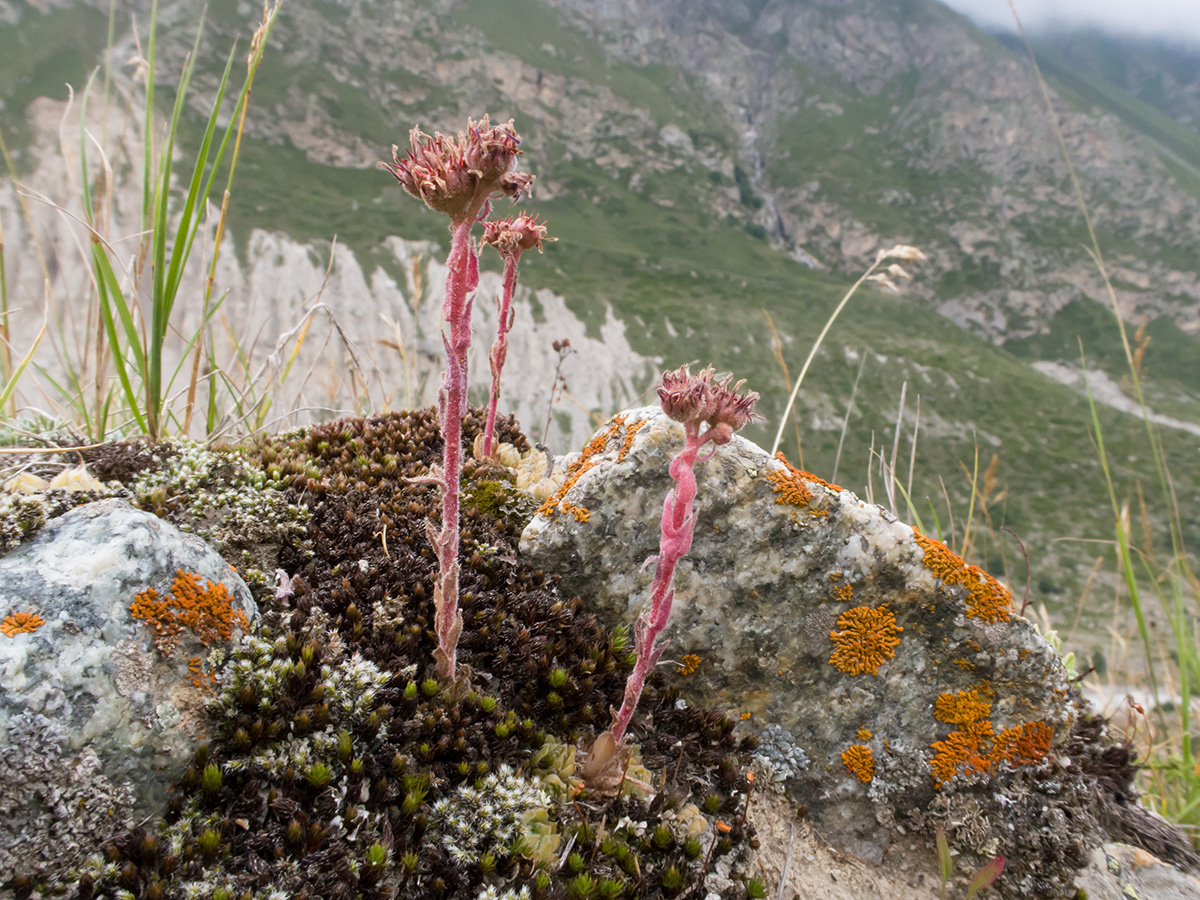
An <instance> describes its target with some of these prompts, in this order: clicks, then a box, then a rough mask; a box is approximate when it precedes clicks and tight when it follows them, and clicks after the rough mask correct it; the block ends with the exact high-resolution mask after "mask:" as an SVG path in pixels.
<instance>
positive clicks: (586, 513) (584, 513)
mask: <svg viewBox="0 0 1200 900" xmlns="http://www.w3.org/2000/svg"><path fill="white" fill-rule="evenodd" d="M561 509H562V511H563V512H565V513H570V514H571V516H572V518H574V519H575V521H576V522H586V521H587V520H588V519H590V518H591V517H592V513H591V511H590V510H587V509H584V508H583V507H582V506H576V505H575V504H573V503H568V502H567V501H566V500H564V501H563V502H562V507H561Z"/></svg>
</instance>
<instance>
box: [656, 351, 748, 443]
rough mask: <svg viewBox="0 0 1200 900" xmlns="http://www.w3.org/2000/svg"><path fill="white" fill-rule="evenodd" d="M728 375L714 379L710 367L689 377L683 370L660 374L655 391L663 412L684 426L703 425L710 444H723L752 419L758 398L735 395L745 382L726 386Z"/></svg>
mask: <svg viewBox="0 0 1200 900" xmlns="http://www.w3.org/2000/svg"><path fill="white" fill-rule="evenodd" d="M732 381H733V376H732V375H724V376H721V377H717V376H716V374H715V373H714V371H713V367H712V366H707V367H706V368H704V369H702V370H701V371H700V373H699V374H697V375H692V374H690V373H689V372H688V367H687V366H680V367H679V368H678V369H676V370H675V371H674V372H664V373H663V377H662V383H661V384H660V385H659V387H658V399H659V402H661V403H662V408H663V412H665V413H666V414H667V415H668V416H670V417H671V418H672V419H674V420H675V421H676V422H682V423H683V424H685V425H688V424H691V425H696V426H699V425H700V424H701V423H706V424H707V425H708V427H709V429H710V431H709V432H708V434H709V435H711V436H710V437H709V438H708V439H709V440H710V441H712V442H713V443H714V444H727V443H729V441H730V439H731V438H732V437H733V435H734V432H736V431H740V430H741V429H742V428H743V427H745V425H746V424H747V423H748V422H749V421H750V420H751V419H752V418H753V417H754V404H755V403H757V402H758V394H757V393H756V392H754V391H748V392H747V393H745V394H741V393H739V392H740V391H741V389H742V385H744V384H745V383H746V382H745V380H742V381H739V382H737V384H734V385H732V386H731V385H730V382H732Z"/></svg>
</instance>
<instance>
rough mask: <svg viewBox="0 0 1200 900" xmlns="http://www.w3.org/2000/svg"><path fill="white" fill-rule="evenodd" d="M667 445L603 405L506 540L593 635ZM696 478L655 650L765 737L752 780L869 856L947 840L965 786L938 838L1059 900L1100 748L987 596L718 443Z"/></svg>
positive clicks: (677, 430)
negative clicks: (913, 838) (762, 779)
mask: <svg viewBox="0 0 1200 900" xmlns="http://www.w3.org/2000/svg"><path fill="white" fill-rule="evenodd" d="M682 440H683V435H682V429H681V427H680V426H679V425H677V424H676V423H674V422H672V421H671V420H670V419H669V418H668V417H667V416H666V415H665V414H663V413H662V411H661V410H659V409H658V408H657V407H650V408H645V409H638V410H632V411H627V412H625V413H622V414H621V415H620V416H618V417H616V418H614V419H613V420H612V421H611V422H610V423H608V424H607V425H606V426H604V427H602V428H601V430H600V431H599V432H598V433H597V435H596V437H595V438H594V439H593V440H592V441H591V442H590V443H589V445H588V446H587V447H586V448H585V449H584V452H583V453H582V455H581V456H580V458H579V460H578V461H577V462H576V463H575V464H574V465H573V467H572V470H571V471H570V472H568V473H567V478H566V481H565V482H564V486H563V488H562V489H561V490H560V491H559V492H558V493H557V494H555V495H554V496H553V497H551V498H550V499H549V500H548V501H547V502H546V503H545V504H544V505H543V507H542V508H541V510H540V511H539V515H538V516H537V517H536V518H535V519H534V520H533V521H532V522H531V523H530V525H529V526H528V527H527V528H526V530H525V532H524V534H523V535H522V540H521V550H522V553H523V554H524V555H525V556H526V557H527V558H528V559H529V560H530V561H531V562H532V563H533V564H535V565H538V566H541V567H542V568H544V569H545V570H546V571H547V572H551V573H554V574H556V575H558V576H559V577H561V579H562V590H563V591H564V592H566V593H572V594H578V595H579V596H580V597H581V598H582V599H583V601H584V607H583V608H584V609H585V610H587V611H588V612H594V613H595V614H596V615H597V616H598V617H599V618H600V620H601V621H602V622H604V623H605V624H606V625H608V626H610V627H611V626H615V625H617V624H619V623H622V622H625V623H628V622H631V621H633V619H634V618H635V616H636V615H637V612H638V608H639V606H640V604H641V603H642V602H643V601H644V599H645V597H646V596H647V586H648V579H649V575H648V574H646V573H645V572H644V571H642V563H643V562H644V560H646V559H647V557H649V556H650V555H651V554H653V553H654V552H655V542H656V538H657V533H656V531H655V529H654V528H653V523H654V521H655V511H656V509H657V507H658V505H659V504H661V502H662V497H663V496H664V495H665V494H666V492H667V491H668V490H669V489H670V485H671V480H670V476H669V474H668V463H669V460H670V457H671V455H672V454H673V453H674V452H675V450H676V449H677V448H678V447H679V446H681V443H682ZM696 476H697V481H698V482H699V491H698V495H697V497H698V499H697V509H696V528H695V542H694V544H693V547H692V550H691V553H690V554H689V555H688V556H687V557H686V558H685V559H684V560H683V561H681V563H680V565H679V567H678V570H677V572H676V578H675V589H676V597H675V603H676V608H675V610H674V612H673V623H672V625H671V626H670V627H669V629H668V635H669V639H670V644H669V646H668V650H667V655H668V656H669V657H671V658H674V659H676V660H681V659H684V658H685V657H686V658H688V659H691V660H693V661H692V662H690V663H687V664H684V665H682V666H681V667H680V669H681V672H689V673H690V674H688V675H687V677H686V678H683V679H682V684H683V693H684V696H685V697H687V698H688V699H689V700H692V701H695V702H702V703H706V704H712V705H724V706H728V707H733V708H734V709H736V710H739V711H740V713H741V717H742V719H743V720H744V722H745V725H744V726H743V727H747V728H751V729H755V730H758V731H763V730H764V729H765V734H764V737H766V738H769V740H764V741H763V743H762V746H761V748H760V756H761V757H762V761H763V763H764V765H765V767H766V768H767V769H769V770H773V767H774V763H775V762H776V761H778V763H779V766H778V769H779V771H780V772H782V773H784V774H782V775H779V776H777V777H774V779H773V780H775V781H776V782H777V783H778V784H779V785H780V786H782V787H783V788H784V789H785V790H786V792H787V795H788V796H789V797H790V799H791V800H792V801H793V803H794V804H796V805H797V806H803V807H807V812H808V818H809V820H810V821H811V822H812V823H813V825H814V827H816V828H817V830H818V831H819V832H820V833H821V834H822V835H823V836H824V837H825V838H826V839H827V840H829V841H830V843H831V844H832V845H833V846H835V847H837V848H839V849H842V850H846V851H849V852H852V853H854V854H855V855H857V856H859V857H860V858H862V859H864V860H867V861H869V862H876V863H877V862H879V861H881V860H883V859H884V856H885V853H886V852H887V850H888V848H889V846H890V845H891V844H892V842H893V840H894V839H896V838H897V837H898V835H900V834H903V833H904V832H905V831H908V832H912V831H914V830H918V831H919V830H922V829H925V830H928V831H929V832H930V833H932V830H933V827H934V824H937V823H944V824H945V825H946V827H947V830H948V831H951V832H952V833H953V832H954V831H955V827H954V826H955V822H954V821H952V820H953V815H951V813H953V811H954V810H956V809H957V808H958V805H960V804H959V798H962V797H967V796H969V797H971V798H973V799H972V802H973V803H975V805H976V807H977V812H978V815H977V816H976V817H975V818H974V819H973V821H974V823H975V825H976V826H977V827H975V828H974V830H973V831H971V832H970V833H968V831H967V830H966V829H962V828H959V829H957V831H958V835H957V837H958V842H957V849H958V850H959V851H960V852H965V853H968V854H974V855H976V856H978V857H979V858H980V859H982V860H983V861H986V860H987V859H988V858H990V857H991V856H994V855H996V854H998V853H999V854H1002V855H1006V856H1008V857H1009V860H1010V861H1009V864H1008V866H1007V867H1006V869H1005V876H1004V885H1003V886H1004V887H1005V888H1006V890H1007V891H1009V892H1019V891H1022V890H1024V891H1033V892H1035V893H1037V894H1038V895H1039V896H1057V895H1065V896H1070V894H1071V892H1072V891H1073V888H1071V883H1072V880H1073V873H1074V872H1075V870H1076V869H1078V868H1081V867H1082V866H1083V865H1084V864H1085V863H1086V860H1087V852H1088V850H1089V849H1090V848H1091V847H1093V846H1096V845H1097V843H1098V841H1099V840H1100V838H1101V837H1102V836H1103V829H1102V828H1101V826H1100V824H1099V820H1100V819H1101V818H1103V817H1104V816H1102V815H1101V811H1100V808H1099V807H1100V806H1101V805H1104V804H1106V803H1108V804H1110V805H1111V802H1112V798H1106V797H1101V796H1100V795H1099V790H1098V789H1097V788H1096V785H1095V782H1096V780H1097V779H1095V778H1093V777H1092V776H1091V775H1089V774H1088V773H1089V771H1090V769H1089V766H1091V765H1092V764H1093V763H1094V762H1095V761H1094V760H1093V759H1092V758H1091V757H1092V756H1094V755H1096V753H1098V748H1099V747H1100V746H1101V745H1102V744H1103V743H1104V741H1103V739H1102V735H1098V734H1096V733H1094V732H1095V729H1094V728H1093V729H1092V731H1090V732H1089V733H1088V734H1089V737H1088V739H1087V740H1084V739H1082V738H1081V737H1080V735H1079V731H1080V728H1081V727H1082V724H1083V723H1084V722H1092V721H1094V720H1092V719H1090V718H1089V717H1088V716H1087V713H1086V710H1085V709H1084V707H1083V705H1082V703H1081V701H1080V699H1079V696H1078V693H1077V692H1076V691H1075V690H1074V689H1073V683H1072V680H1071V675H1070V673H1069V672H1068V671H1067V669H1066V668H1065V666H1064V665H1063V663H1062V661H1061V659H1060V658H1059V656H1058V654H1057V653H1056V652H1055V650H1054V648H1053V647H1052V646H1051V645H1050V644H1049V643H1048V642H1047V641H1046V640H1044V639H1043V638H1042V636H1041V635H1040V634H1039V632H1038V630H1037V628H1036V626H1035V625H1034V624H1033V623H1031V622H1029V621H1027V620H1026V619H1024V618H1022V617H1021V616H1020V615H1018V613H1017V611H1016V610H1015V609H1014V608H1013V603H1012V597H1011V595H1010V593H1009V592H1008V590H1007V589H1006V588H1005V587H1004V586H1003V585H1002V584H1000V582H999V581H998V580H996V579H995V578H994V577H992V576H990V575H988V574H987V573H985V572H983V571H982V570H980V569H978V568H976V567H974V566H970V565H967V564H966V563H965V562H964V561H963V560H962V559H960V558H959V557H958V556H957V555H955V554H954V553H953V552H952V551H951V550H950V549H949V548H947V547H945V546H944V545H943V544H941V543H940V542H938V541H935V540H932V539H931V538H928V537H926V536H924V535H922V534H921V533H920V532H919V531H917V530H915V529H913V528H912V527H910V526H908V525H906V524H904V523H903V522H901V521H899V520H897V519H896V517H894V516H892V515H890V514H889V513H888V512H886V511H885V510H883V509H882V508H880V507H878V506H875V505H873V504H869V503H866V502H864V501H862V500H860V499H859V498H858V497H856V496H855V495H854V494H853V493H851V492H850V491H846V490H842V489H840V488H838V487H837V486H835V485H830V484H828V483H826V482H824V481H822V480H821V479H820V478H818V477H816V476H814V475H810V474H808V473H804V472H800V471H799V470H797V469H795V468H794V467H792V466H791V465H790V464H789V463H787V461H786V460H784V459H783V458H782V456H780V457H778V458H772V457H770V456H769V454H767V453H766V452H765V451H763V450H762V449H761V448H759V447H757V446H755V445H754V444H752V443H751V442H749V441H746V440H744V439H742V438H740V437H735V438H734V439H733V441H732V442H731V443H730V444H728V445H727V446H725V447H722V448H719V449H718V450H717V452H716V453H715V454H714V455H713V457H712V458H711V459H709V460H708V461H707V462H701V463H699V464H698V465H697V467H696ZM696 657H698V658H699V662H698V663H697V662H695V661H694V658H696ZM637 728H638V726H637V724H636V720H635V726H634V731H635V733H636V732H637ZM776 757H778V760H776ZM797 761H800V764H797ZM1126 769H1127V771H1125V772H1123V773H1122V774H1123V776H1124V777H1125V778H1126V779H1127V778H1128V777H1129V776H1130V775H1131V774H1132V771H1133V769H1132V767H1131V766H1126ZM771 774H774V772H772V773H771ZM1068 804H1070V806H1071V807H1072V808H1070V809H1068V808H1067V805H1068ZM1106 809H1107V807H1106Z"/></svg>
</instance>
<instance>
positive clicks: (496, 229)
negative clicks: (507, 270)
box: [483, 213, 556, 256]
mask: <svg viewBox="0 0 1200 900" xmlns="http://www.w3.org/2000/svg"><path fill="white" fill-rule="evenodd" d="M553 240H556V238H552V237H546V226H545V225H544V224H542V223H541V222H538V220H537V216H528V215H526V214H525V213H521V215H519V216H509V217H507V218H504V219H493V220H492V221H490V222H485V223H484V225H483V242H484V243H485V244H488V245H489V246H491V247H494V248H496V250H497V252H499V254H500V255H501V256H520V255H521V254H522V253H524V252H525V251H526V250H537V252H538V253H541V252H542V241H553Z"/></svg>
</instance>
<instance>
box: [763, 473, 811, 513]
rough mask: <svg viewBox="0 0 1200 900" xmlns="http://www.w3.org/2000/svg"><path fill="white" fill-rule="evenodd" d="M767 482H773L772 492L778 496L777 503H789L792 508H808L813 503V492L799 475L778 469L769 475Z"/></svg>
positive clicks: (776, 497)
mask: <svg viewBox="0 0 1200 900" xmlns="http://www.w3.org/2000/svg"><path fill="white" fill-rule="evenodd" d="M767 481H769V482H771V490H773V491H774V492H775V494H776V496H775V502H776V503H788V504H791V505H792V506H808V504H809V503H811V502H812V498H813V495H812V491H810V490H809V489H808V485H807V484H805V483H804V479H803V478H801V477H800V476H799V475H793V474H792V473H791V472H789V471H788V470H787V469H778V470H776V471H774V472H768V473H767Z"/></svg>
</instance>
